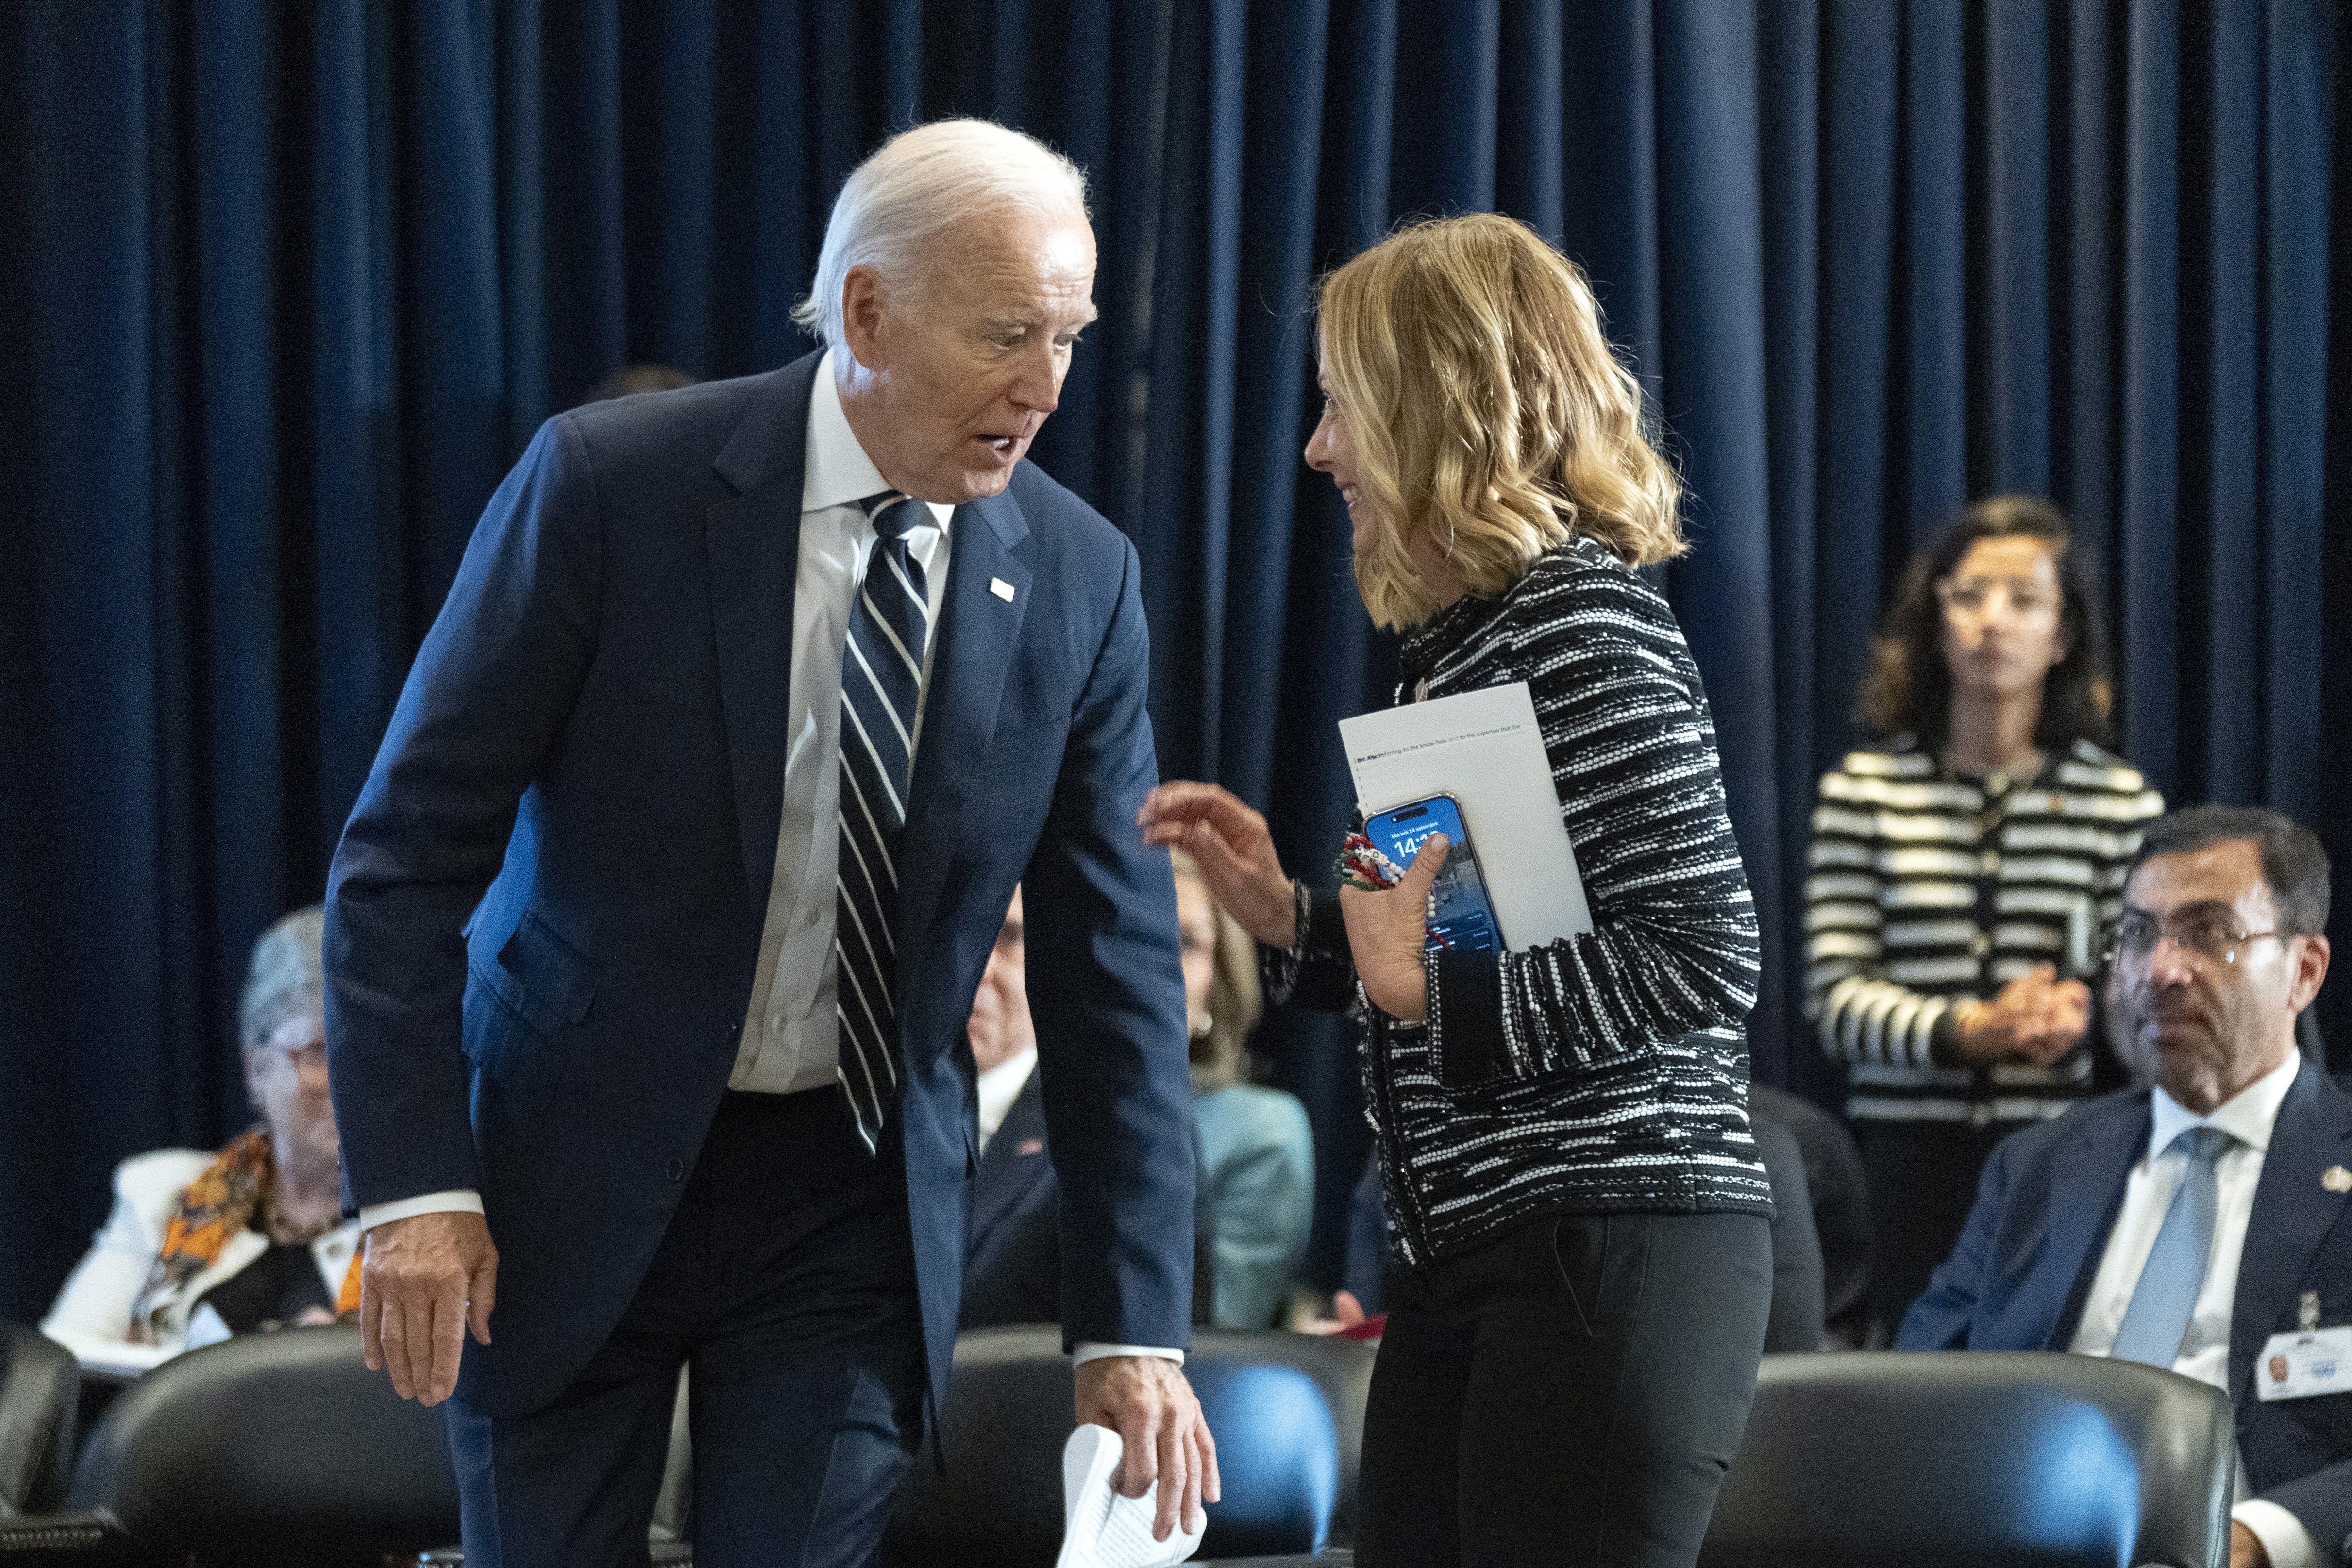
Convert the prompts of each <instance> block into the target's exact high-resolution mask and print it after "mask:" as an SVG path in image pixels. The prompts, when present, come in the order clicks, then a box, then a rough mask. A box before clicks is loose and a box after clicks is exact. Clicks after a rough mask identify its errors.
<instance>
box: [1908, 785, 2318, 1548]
mask: <svg viewBox="0 0 2352 1568" xmlns="http://www.w3.org/2000/svg"><path fill="white" fill-rule="evenodd" d="M2327 893H2328V889H2327V855H2326V851H2324V850H2323V849H2321V847H2320V844H2319V841H2318V839H2317V838H2316V837H2315V836H2314V835H2313V833H2312V832H2311V831H2310V830H2309V829H2307V828H2305V827H2303V826H2301V825H2300V824H2298V823H2295V822H2293V821H2289V820H2287V819H2286V818H2284V817H2282V816H2279V815H2278V814H2276V813H2275V812H2272V811H2263V810H2249V809H2242V808H2234V807H2223V806H2200V807H2197V808H2195V809H2193V810H2186V811H2180V812H2177V813H2175V814H2173V815H2171V816H2168V817H2164V818H2160V819H2158V821H2155V822H2153V823H2151V824H2150V825H2149V826H2148V828H2147V834H2146V836H2145V837H2144V838H2143V840H2142V841H2141V843H2140V847H2139V852H2138V854H2137V857H2136V858H2135V860H2134V861H2133V863H2132V870H2131V874H2130V877H2129V880H2128V881H2126V883H2125V886H2124V912H2123V915H2122V918H2121V919H2119V920H2118V921H2117V922H2116V925H2115V926H2114V928H2113V929H2112V931H2111V932H2110V933H2109V935H2108V938H2107V944H2106V956H2107V962H2108V964H2109V966H2110V967H2111V970H2112V975H2111V983H2110V985H2109V987H2108V992H2107V994H2108V995H2109V997H2110V998H2113V999H2115V1000H2116V1002H2118V1003H2119V1004H2120V1007H2121V1009H2122V1013H2123V1016H2122V1018H2121V1019H2119V1020H2118V1028H2119V1029H2120V1030H2122V1031H2123V1032H2124V1034H2126V1036H2127V1037H2128V1038H2129V1040H2130V1041H2131V1043H2132V1044H2133V1046H2134V1047H2135V1049H2136V1051H2137V1053H2138V1054H2139V1055H2140V1056H2141V1057H2142V1058H2143V1059H2144V1060H2146V1061H2147V1062H2148V1063H2149V1064H2150V1066H2151V1068H2152V1071H2153V1072H2154V1076H2155V1083H2154V1085H2153V1087H2152V1088H2144V1089H2138V1090H2127V1091H2125V1092H2120V1093H2116V1094H2110V1095H2106V1096H2105V1097H2103V1098H2100V1099H2096V1100H2092V1101H2089V1102H2087V1103H2084V1104H2082V1105H2079V1106H2077V1107H2075V1108H2074V1110H2072V1111H2070V1112H2068V1113H2066V1114H2065V1115H2064V1116H2062V1117H2060V1118H2058V1119H2057V1120H2055V1121H2053V1122H2044V1123H2042V1124H2038V1125H2036V1126H2032V1127H2030V1128H2027V1129H2026V1130H2024V1131H2022V1132H2020V1133H2018V1134H2015V1135H2013V1136H2011V1138H2009V1139H2007V1140H2006V1141H2005V1142H2003V1143H2002V1144H2001V1145H2000V1146H1999V1147H1998V1148H1996V1149H1995V1150H1994V1151H1993V1155H1992V1158H1991V1160H1990V1162H1989V1163H1988V1164H1987V1165H1986V1166H1985V1173H1984V1178H1983V1180H1982V1182H1981V1183H1980V1184H1979V1187H1978V1192H1977V1202H1976V1208H1975V1210H1974V1212H1973V1213H1971V1214H1970V1215H1969V1222H1968V1228H1966V1229H1965V1230H1964V1231H1963V1232H1962V1233H1961V1236H1960V1239H1959V1244H1958V1247H1957V1248H1956V1249H1954V1250H1953V1253H1952V1256H1951V1257H1950V1259H1949V1260H1947V1261H1946V1262H1945V1263H1944V1265H1943V1267H1941V1268H1939V1269H1937V1270H1936V1273H1935V1277H1934V1280H1933V1281H1931V1283H1930V1284H1929V1287H1928V1290H1927V1294H1926V1295H1924V1296H1922V1297H1920V1298H1919V1300H1918V1301H1916V1302H1914V1303H1913V1305H1912V1307H1911V1310H1910V1312H1909V1313H1908V1314H1906V1316H1905V1318H1904V1320H1903V1327H1902V1331H1901V1333H1899V1334H1898V1335H1897V1336H1896V1339H1895V1344H1896V1348H1898V1349H1902V1350H2071V1351H2074V1352H2077V1353H2079V1354H2085V1355H2114V1356H2121V1357H2124V1358H2126V1359H2127V1360H2132V1361H2144V1362H2148V1363H2151V1364H2155V1365H2158V1366H2165V1367H2169V1368H2171V1369H2172V1370H2173V1371H2175V1372H2178V1373H2180V1374H2182V1375H2186V1376H2189V1377H2194V1378H2196V1379H2198V1380H2199V1381H2200V1382H2203V1383H2208V1384H2210V1385H2213V1386H2214V1387H2216V1388H2219V1389H2221V1390H2222V1391H2223V1392H2225V1393H2226V1394H2228V1396H2230V1400H2231V1405H2232V1406H2234V1407H2235V1409H2236V1412H2237V1430H2238V1447H2239V1451H2240V1454H2241V1455H2242V1458H2243V1459H2244V1461H2245V1468H2244V1480H2245V1484H2246V1485H2248V1486H2250V1488H2251V1494H2250V1495H2249V1496H2247V1497H2245V1498H2242V1500H2240V1501H2239V1503H2238V1505H2237V1507H2236V1509H2235V1510H2234V1511H2233V1515H2232V1523H2231V1543H2230V1562H2231V1565H2232V1568H2239V1565H2242V1564H2249V1563H2255V1564H2259V1563H2270V1564H2272V1565H2273V1568H2298V1565H2301V1564H2310V1563H2327V1564H2338V1563H2343V1561H2344V1546H2345V1537H2346V1534H2347V1531H2352V1355H2347V1356H2345V1357H2343V1358H2342V1360H2343V1366H2342V1370H2341V1372H2340V1373H2338V1372H2336V1369H2335V1368H2334V1367H2332V1366H2330V1365H2328V1364H2326V1361H2325V1357H2324V1356H2315V1355H2314V1354H2312V1351H2311V1349H2310V1348H2309V1347H2301V1348H2299V1347H2297V1346H2296V1345H2295V1343H2294V1341H2295V1340H2296V1339H2297V1337H2298V1334H2299V1333H2301V1332H2302V1331H2306V1330H2311V1329H2314V1328H2317V1329H2319V1330H2322V1331H2325V1330H2327V1329H2330V1328H2334V1327H2336V1326H2337V1325H2342V1324H2347V1323H2352V1218H2347V1197H2352V1096H2347V1094H2346V1093H2345V1092H2343V1091H2342V1090H2340V1089H2338V1088H2337V1087H2336V1085H2335V1083H2334V1082H2331V1081H2330V1080H2329V1079H2328V1077H2327V1076H2326V1073H2325V1072H2324V1071H2321V1069H2320V1068H2319V1067H2318V1066H2317V1065H2316V1064H2315V1063H2310V1062H2306V1061H2303V1060H2302V1058H2301V1056H2300V1054H2299V1053H2298V1052H2297V1051H2296V1049H2295V1038H2294V1022H2295V1017H2296V1015H2297V1014H2299V1013H2301V1012H2302V1011H2303V1009H2305V1008H2307V1007H2309V1006H2310V1005H2311V1001H2312V998H2314V997H2315V996H2316V995H2317V994H2318V992H2319V986H2320V982H2321V980H2322V979H2323V978H2325V977H2326V974H2327V956H2328V955H2327V938H2326V936H2323V935H2321V933H2322V931H2323V930H2324V928H2325V927H2326V922H2327ZM2342 1337H2344V1338H2345V1339H2347V1340H2352V1334H2347V1335H2344V1336H2342ZM2315 1343H2316V1345H2317V1347H2318V1348H2319V1349H2320V1350H2322V1351H2325V1350H2326V1349H2327V1348H2329V1347H2330V1345H2331V1344H2332V1343H2333V1342H2332V1340H2331V1339H2330V1338H2329V1337H2328V1336H2326V1334H2325V1333H2323V1334H2322V1336H2321V1338H2320V1339H2319V1340H2318V1341H2316V1342H2315Z"/></svg>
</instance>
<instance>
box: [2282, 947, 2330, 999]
mask: <svg viewBox="0 0 2352 1568" xmlns="http://www.w3.org/2000/svg"><path fill="white" fill-rule="evenodd" d="M2298 940H2299V941H2300V942H2301V943H2302V951H2301V953H2299V954H2298V955H2297V956H2296V958H2295V967H2294V985H2293V987H2291V988H2289V989H2288V991H2287V1005H2288V1006H2289V1007H2291V1008H2293V1009H2294V1010H2295V1011H2296V1012H2301V1011H2303V1009H2305V1008H2307V1007H2309V1006H2310V1005H2311V1003H2312V1000H2313V998H2315V997H2317V996H2318V995H2319V985H2320V982H2321V981H2323V980H2325V979H2326V978H2327V938H2326V937H2325V936H2305V937H2300V938H2298Z"/></svg>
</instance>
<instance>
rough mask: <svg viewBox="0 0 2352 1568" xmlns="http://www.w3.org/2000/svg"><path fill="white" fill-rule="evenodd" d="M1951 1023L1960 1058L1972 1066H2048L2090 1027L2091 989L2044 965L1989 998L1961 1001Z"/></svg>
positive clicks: (2013, 981) (2071, 1046) (2072, 1045)
mask: <svg viewBox="0 0 2352 1568" xmlns="http://www.w3.org/2000/svg"><path fill="white" fill-rule="evenodd" d="M1952 1021H1953V1023H1954V1024H1955V1025H1957V1026H1958V1030H1959V1036H1960V1039H1959V1057H1960V1060H1961V1061H1963V1062H1965V1063H1969V1064H1971V1065H1975V1066H1990V1064H1992V1063H1993V1062H1996V1061H2028V1062H2032V1063H2033V1064H2034V1065H2035V1066H2037V1067H2047V1066H2049V1065H2051V1064H2052V1063H2053V1062H2054V1061H2057V1060H2058V1059H2059V1058H2060V1057H2062V1056H2063V1055H2065V1054H2066V1053H2067V1052H2068V1051H2072V1050H2074V1043H2075V1041H2077V1040H2081V1039H2082V1038H2083V1034H2084V1030H2088V1029H2089V1028H2090V1026H2091V988H2089V987H2088V986H2085V985H2084V984H2083V982H2082V981H2080V980H2062V979H2060V978H2058V971H2057V970H2056V969H2055V968H2053V967H2052V966H2050V965H2048V964H2042V965H2038V966H2036V967H2034V968H2032V970H2030V971H2028V972H2027V973H2025V974H2022V975H2020V976H2019V977H2017V978H2015V979H2014V980H2011V982H2010V983H2009V984H2008V985H2006V986H2003V987H2002V988H2000V995H1999V996H1997V997H1995V998H1993V999H1992V1000H1990V1001H1989V1002H1968V1003H1964V1004H1962V1005H1961V1006H1960V1007H1959V1008H1958V1009H1957V1010H1956V1011H1955V1012H1954V1014H1953V1018H1952Z"/></svg>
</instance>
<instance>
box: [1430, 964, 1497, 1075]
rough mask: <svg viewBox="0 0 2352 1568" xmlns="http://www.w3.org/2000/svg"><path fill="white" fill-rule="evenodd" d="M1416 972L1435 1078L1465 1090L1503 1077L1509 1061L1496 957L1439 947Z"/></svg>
mask: <svg viewBox="0 0 2352 1568" xmlns="http://www.w3.org/2000/svg"><path fill="white" fill-rule="evenodd" d="M1422 972H1423V976H1424V977H1425V978H1424V980H1423V985H1424V987H1425V988H1426V989H1425V991H1424V995H1425V996H1426V997H1427V998H1428V1009H1429V1051H1430V1056H1431V1058H1432V1060H1433V1061H1435V1062H1436V1063H1437V1080H1438V1082H1441V1083H1443V1084H1444V1085H1445V1087H1447V1088H1448V1089H1467V1088H1469V1087H1470V1086H1472V1085H1473V1084H1477V1083H1486V1082H1490V1081H1492V1080H1494V1079H1496V1078H1500V1077H1501V1076H1503V1074H1504V1072H1505V1071H1507V1069H1508V1067H1509V1065H1510V1061H1509V1057H1508V1054H1507V1052H1506V1051H1505V1050H1504V1048H1503V965H1502V960H1501V959H1500V958H1499V957H1497V956H1496V955H1495V954H1492V953H1457V952H1454V951H1452V950H1450V949H1442V950H1440V951H1438V952H1436V953H1433V954H1431V955H1429V956H1426V957H1424V958H1423V960H1422Z"/></svg>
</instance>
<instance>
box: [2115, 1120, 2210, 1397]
mask: <svg viewBox="0 0 2352 1568" xmlns="http://www.w3.org/2000/svg"><path fill="white" fill-rule="evenodd" d="M2235 1141H2236V1140H2234V1139H2232V1138H2231V1136H2230V1134H2227V1133H2225V1132H2223V1131H2221V1128H2219V1127H2191V1128H2189V1130H2188V1131H2187V1132H2185V1133H2182V1134H2180V1135H2179V1137H2177V1138H2175V1139H2174V1140H2173V1142H2174V1143H2175V1144H2177V1145H2179V1146H2180V1147H2181V1149H2182V1151H2183V1152H2184V1153H2185V1154H2187V1155H2188V1156H2189V1168H2188V1170H2187V1171H2185V1172H2183V1173H2182V1175H2181V1177H2180V1186H2179V1187H2178V1188H2176V1189H2174V1192H2173V1194H2172V1203H2171V1206H2170V1207H2168V1208H2166V1210H2165V1211H2164V1223H2163V1225H2162V1226H2161V1227H2159V1228H2158V1230H2157V1233H2156V1245H2155V1246H2153V1247H2151V1248H2149V1249H2148V1253H2147V1264H2146V1265H2145V1266H2143V1267H2142V1268H2141V1270H2140V1271H2139V1283H2138V1284H2137V1285H2135V1286H2134V1287H2133V1288H2132V1298H2131V1304H2130V1305H2129V1306H2127V1307H2126V1308H2125V1309H2124V1321H2123V1322H2122V1323H2121V1324H2120V1325H2118V1326H2117V1327H2116V1343H2115V1345H2114V1347H2113V1348H2112V1349H2110V1350H2109V1351H2108V1352H2107V1354H2109V1355H2111V1356H2113V1357H2114V1358H2115V1359H2116V1360H2117V1361H2144V1362H2147V1363H2148V1364H2150V1365H2154V1366H2170V1365H2171V1364H2173V1363H2174V1362H2176V1361H2178V1360H2179V1359H2180V1342H2181V1340H2182V1339H2183V1338H2185V1337H2186V1336H2187V1334H2188V1333H2189V1319H2190V1317H2191V1316H2193V1315H2194V1314H2195V1312H2196V1311H2197V1297H2198V1294H2199V1293H2200V1291H2203V1290H2204V1288H2205V1270H2206V1268H2207V1267H2208V1265H2210V1263H2211V1262H2212V1260H2213V1228H2214V1224H2215V1222H2216V1220H2217V1219H2218V1218H2219V1217H2220V1213H2221V1181H2220V1177H2219V1173H2217V1172H2216V1171H2215V1170H2214V1168H2213V1166H2214V1162H2215V1161H2217V1160H2219V1159H2220V1158H2221V1156H2222V1155H2223V1154H2225V1153H2227V1152H2228V1150H2229V1147H2230V1145H2231V1144H2232V1143H2233V1142H2235Z"/></svg>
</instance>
